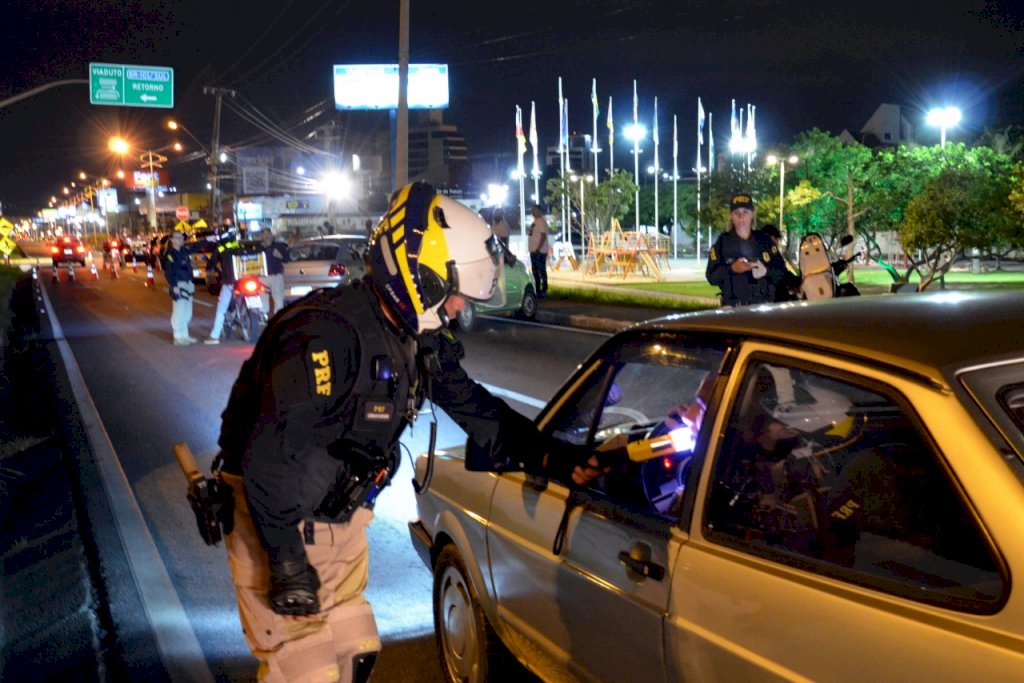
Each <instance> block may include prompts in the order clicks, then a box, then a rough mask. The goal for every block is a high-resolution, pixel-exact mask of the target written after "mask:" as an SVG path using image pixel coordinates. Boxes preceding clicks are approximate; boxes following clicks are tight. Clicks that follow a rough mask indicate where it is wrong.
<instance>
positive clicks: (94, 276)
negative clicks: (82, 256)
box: [89, 263, 100, 280]
mask: <svg viewBox="0 0 1024 683" xmlns="http://www.w3.org/2000/svg"><path fill="white" fill-rule="evenodd" d="M89 274H90V275H92V279H93V280H99V279H100V274H99V273H97V272H96V264H95V263H93V264H92V266H91V267H90V268H89Z"/></svg>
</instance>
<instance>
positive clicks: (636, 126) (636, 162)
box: [622, 123, 647, 230]
mask: <svg viewBox="0 0 1024 683" xmlns="http://www.w3.org/2000/svg"><path fill="white" fill-rule="evenodd" d="M622 134H623V135H624V136H625V137H626V139H627V140H632V141H633V182H634V183H636V196H634V197H633V203H634V205H635V212H636V216H635V220H636V229H637V230H640V141H641V140H643V139H644V138H645V137H647V126H645V125H644V124H642V123H630V124H628V125H626V126H625V127H624V128H623V129H622Z"/></svg>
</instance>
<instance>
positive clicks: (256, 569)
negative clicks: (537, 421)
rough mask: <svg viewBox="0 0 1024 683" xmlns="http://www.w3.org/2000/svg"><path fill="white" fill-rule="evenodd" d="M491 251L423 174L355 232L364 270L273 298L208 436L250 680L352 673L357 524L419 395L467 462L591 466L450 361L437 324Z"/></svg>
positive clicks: (491, 275) (356, 669)
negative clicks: (215, 442) (365, 248)
mask: <svg viewBox="0 0 1024 683" xmlns="http://www.w3.org/2000/svg"><path fill="white" fill-rule="evenodd" d="M499 254H500V250H499V247H498V245H497V244H496V240H495V238H494V237H493V235H492V234H491V231H490V229H489V228H488V227H487V224H486V223H484V222H483V220H482V219H480V217H479V216H477V215H476V214H475V213H474V212H473V211H471V210H470V209H468V208H466V207H465V206H463V205H461V204H459V203H458V202H456V201H454V200H452V199H450V198H448V197H445V196H443V195H440V194H438V193H437V192H435V190H434V189H433V188H432V187H431V186H429V185H426V184H424V183H416V184H413V185H410V186H407V187H405V188H402V189H401V190H399V191H398V192H396V193H395V194H394V196H393V197H392V201H391V206H390V207H389V210H388V212H387V213H386V215H385V216H384V218H383V219H382V221H381V223H380V225H379V226H378V227H377V229H376V231H375V232H374V236H373V239H372V240H371V244H370V248H369V255H368V260H369V264H370V275H368V276H367V278H366V279H364V280H361V281H357V282H355V283H353V284H351V285H346V286H341V287H337V288H333V289H326V290H318V291H315V292H313V293H312V294H309V295H308V296H306V297H304V298H303V299H300V300H299V301H297V302H295V303H293V304H292V305H290V306H289V307H287V308H285V309H284V310H283V311H282V312H281V313H280V314H278V315H277V316H275V317H274V318H273V319H272V320H271V322H270V324H269V325H268V326H267V328H266V330H265V331H264V332H263V334H262V335H261V337H260V339H259V341H258V342H257V344H256V348H255V350H254V351H253V354H252V357H251V358H249V360H247V361H246V362H245V363H244V364H243V366H242V369H241V372H240V373H239V377H238V379H237V381H236V382H235V385H234V387H233V388H232V390H231V397H230V399H229V402H228V406H227V408H226V410H225V411H224V414H223V422H222V426H221V435H220V439H219V444H220V447H221V455H220V458H221V459H222V462H223V470H222V476H223V477H224V480H225V481H226V483H228V484H229V485H230V486H231V488H232V489H233V492H234V505H235V512H234V528H233V530H232V531H231V533H229V534H228V535H227V536H226V537H225V538H226V543H227V547H228V554H229V560H230V563H231V568H232V575H233V578H234V581H235V586H236V590H237V592H238V604H239V610H240V616H241V620H242V623H243V626H244V630H245V636H246V640H247V642H248V644H249V647H250V649H251V650H252V652H253V654H254V655H255V656H256V657H258V658H259V659H260V661H261V666H260V673H259V678H260V680H264V681H285V680H291V679H294V680H342V681H365V680H366V679H367V678H368V676H369V672H370V670H371V668H372V667H373V663H374V660H375V658H376V655H377V652H378V650H379V649H380V639H379V636H378V633H377V628H376V624H375V621H374V617H373V611H372V609H371V607H370V605H369V604H368V603H367V602H366V600H365V598H364V597H363V590H364V589H365V587H366V584H367V577H368V558H369V547H368V543H367V538H366V528H367V525H368V524H369V522H370V520H371V519H372V516H373V515H372V512H371V510H372V506H373V503H374V501H375V498H376V496H377V494H378V493H379V492H380V491H381V489H382V488H383V487H385V486H386V485H387V484H388V482H389V480H390V478H391V476H392V475H393V474H394V472H395V469H396V468H397V466H398V460H399V453H398V447H399V445H398V439H399V436H400V435H401V433H402V432H403V431H404V429H405V427H406V425H408V424H411V423H412V421H413V420H415V419H416V416H417V415H418V412H419V407H420V406H421V404H422V403H423V402H424V401H425V400H430V401H432V402H433V403H435V404H437V405H438V406H440V407H441V408H443V409H444V410H445V411H446V412H447V413H448V414H449V415H450V416H451V417H452V418H453V419H454V420H455V422H456V423H458V424H459V425H460V426H461V427H462V428H463V429H465V430H466V432H467V433H468V434H469V435H470V438H471V439H472V441H473V443H474V444H475V445H476V447H477V448H478V449H479V450H480V451H481V452H482V453H485V454H486V456H485V457H484V458H483V459H482V460H481V461H479V462H478V463H477V465H479V466H482V467H485V468H488V469H497V470H514V469H529V470H531V471H535V472H545V473H550V474H551V476H554V477H558V478H560V479H561V480H562V481H565V482H570V481H571V482H573V483H575V484H583V483H586V482H587V481H589V479H591V478H592V477H593V476H596V474H597V470H598V462H597V460H596V459H594V458H592V457H591V456H590V455H589V454H586V453H583V452H581V451H577V450H574V449H573V448H572V447H569V446H563V445H561V444H559V443H558V442H555V441H553V440H550V439H548V438H546V437H543V436H542V435H541V434H540V433H539V432H538V431H537V430H536V428H535V427H534V425H533V423H532V422H531V421H530V420H529V419H528V418H526V417H524V416H522V415H520V414H519V413H517V412H515V411H514V410H512V409H511V408H510V407H509V406H508V405H507V404H505V403H504V402H503V401H501V400H500V399H498V398H496V397H494V396H493V395H492V394H490V392H488V391H487V390H486V389H485V388H484V387H483V386H481V385H480V384H478V383H477V382H475V381H473V380H472V379H470V378H469V376H468V375H467V374H466V372H465V370H463V368H462V367H461V364H460V361H461V358H462V348H461V345H460V344H459V343H458V342H457V341H456V340H455V338H454V337H453V336H452V335H451V333H450V332H448V331H447V330H446V329H445V327H446V324H447V322H448V320H450V318H452V317H454V316H455V315H456V314H457V313H458V312H459V310H460V308H461V307H463V306H465V299H466V298H471V299H474V300H479V301H486V300H488V299H489V298H491V297H492V295H493V293H494V292H495V290H496V289H497V287H496V285H497V278H498V276H499V275H498V274H499V273H500V269H499V268H498V267H497V259H498V257H499ZM282 617H284V618H283V619H282ZM339 676H340V678H339Z"/></svg>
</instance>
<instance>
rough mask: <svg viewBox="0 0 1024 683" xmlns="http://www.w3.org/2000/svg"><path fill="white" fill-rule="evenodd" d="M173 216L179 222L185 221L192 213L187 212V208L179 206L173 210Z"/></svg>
mask: <svg viewBox="0 0 1024 683" xmlns="http://www.w3.org/2000/svg"><path fill="white" fill-rule="evenodd" d="M174 215H175V217H176V218H177V219H178V220H179V221H187V220H188V218H189V216H191V215H192V212H191V211H189V210H188V207H187V206H179V207H178V208H177V209H175V210H174Z"/></svg>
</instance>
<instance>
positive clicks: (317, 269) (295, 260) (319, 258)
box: [284, 235, 367, 301]
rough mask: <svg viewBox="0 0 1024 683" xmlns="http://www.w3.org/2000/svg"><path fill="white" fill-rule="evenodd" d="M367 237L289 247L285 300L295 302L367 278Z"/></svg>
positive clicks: (328, 239)
mask: <svg viewBox="0 0 1024 683" xmlns="http://www.w3.org/2000/svg"><path fill="white" fill-rule="evenodd" d="M366 248H367V239H366V237H365V236H364V235H328V236H325V237H318V238H311V239H306V240H302V241H301V242H297V243H296V244H293V245H292V246H290V247H288V256H289V261H288V262H287V263H285V264H284V298H285V301H294V300H295V299H298V298H300V297H303V296H306V295H307V294H309V293H310V292H311V291H313V290H314V289H320V288H323V287H337V286H338V285H341V284H345V283H346V282H351V281H352V280H358V279H360V278H361V277H363V275H365V274H366V260H365V255H366Z"/></svg>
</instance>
